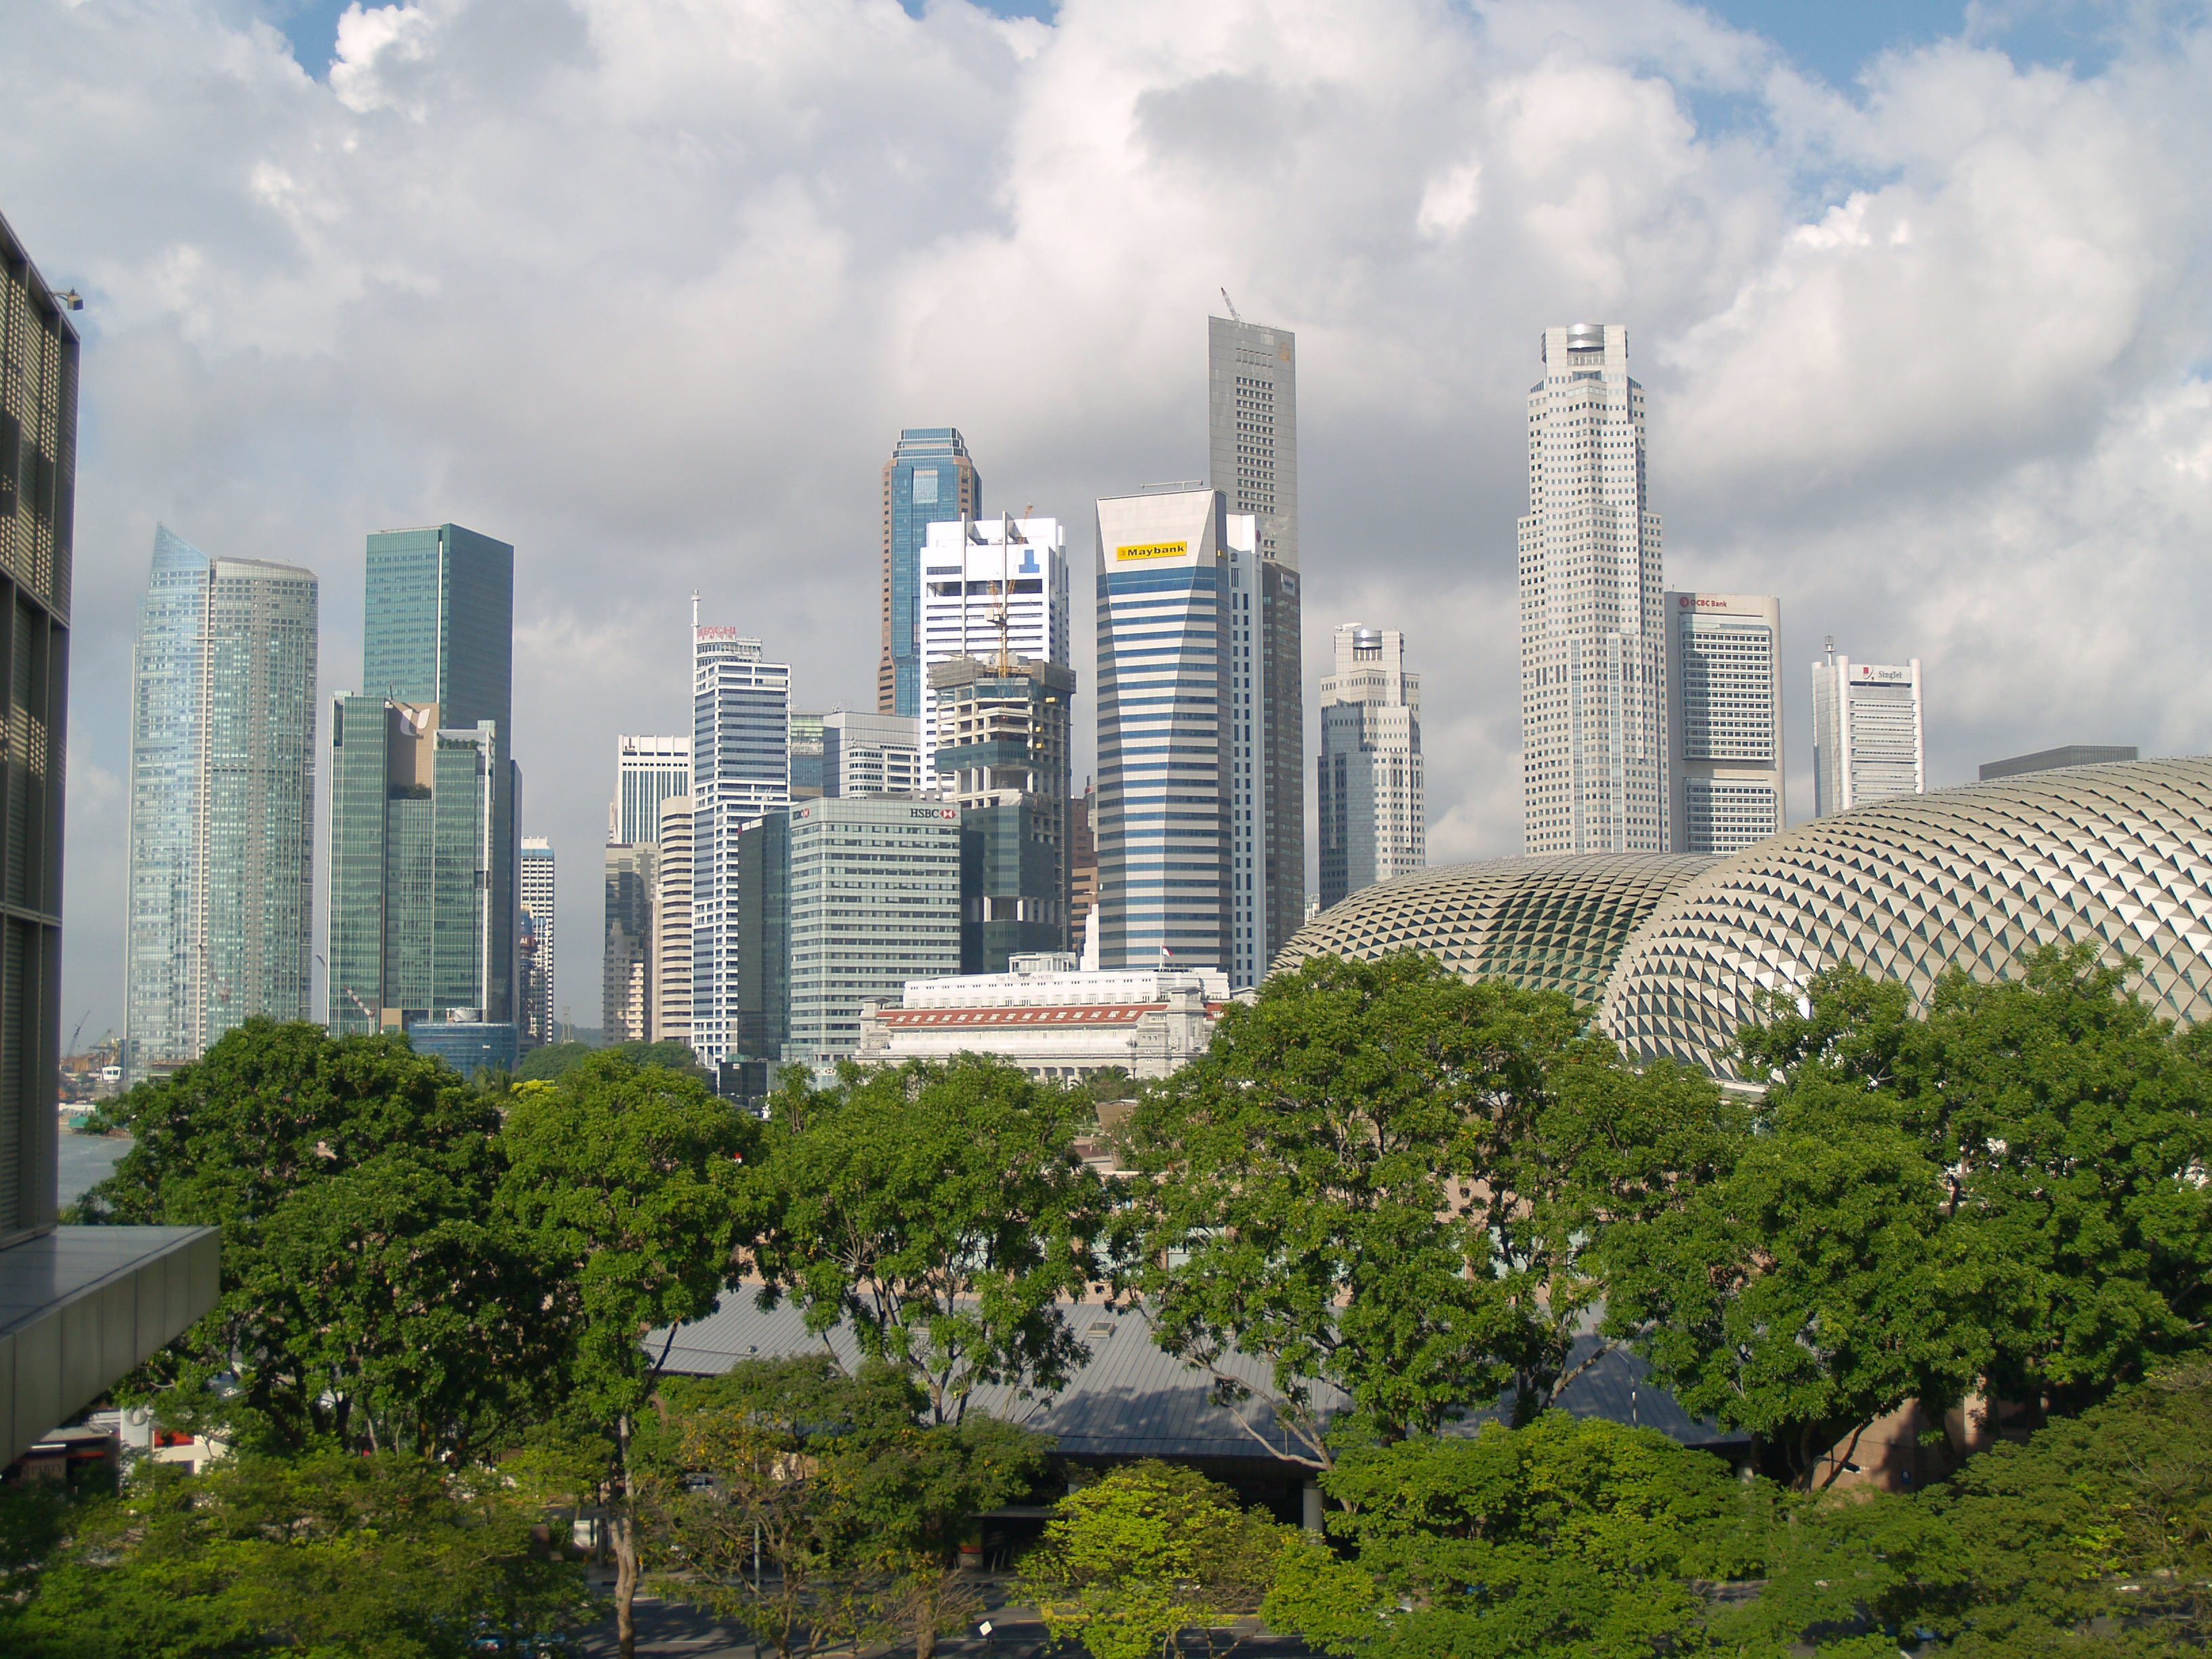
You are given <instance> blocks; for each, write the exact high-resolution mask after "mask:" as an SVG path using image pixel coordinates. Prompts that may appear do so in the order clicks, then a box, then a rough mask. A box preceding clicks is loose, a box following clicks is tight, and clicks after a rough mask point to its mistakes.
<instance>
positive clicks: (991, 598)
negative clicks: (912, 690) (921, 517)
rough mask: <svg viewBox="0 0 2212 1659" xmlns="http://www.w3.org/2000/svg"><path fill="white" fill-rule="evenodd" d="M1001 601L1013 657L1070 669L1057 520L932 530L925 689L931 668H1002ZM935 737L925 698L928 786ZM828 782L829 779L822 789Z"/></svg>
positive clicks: (924, 585) (925, 571)
mask: <svg viewBox="0 0 2212 1659" xmlns="http://www.w3.org/2000/svg"><path fill="white" fill-rule="evenodd" d="M1002 599H1003V613H1004V616H1005V619H1006V648H1007V652H1008V654H1009V655H1010V657H1012V659H1015V660H1019V659H1021V658H1024V657H1029V658H1031V659H1035V660H1036V661H1038V662H1048V663H1051V664H1053V665H1054V666H1056V667H1060V668H1065V667H1066V666H1068V640H1067V540H1066V535H1065V534H1064V533H1063V532H1062V531H1061V529H1060V520H1057V519H1012V518H1000V519H983V520H959V519H955V520H951V521H950V522H949V523H945V524H933V525H932V526H929V538H928V540H927V543H926V544H924V546H923V548H922V551H921V658H922V670H921V675H922V681H921V683H922V684H923V686H924V687H925V688H927V685H928V684H929V665H931V664H932V663H940V662H950V661H951V659H953V658H955V657H973V658H975V659H976V660H978V661H979V662H987V663H989V662H996V661H997V660H998V658H999V621H1000V615H1001V600H1002ZM936 731H937V703H936V700H935V699H934V698H933V697H930V696H926V695H925V696H923V698H922V702H921V750H922V772H923V775H924V779H925V781H927V779H928V777H929V776H930V775H931V774H932V773H933V766H932V765H931V763H930V758H929V757H930V756H931V755H932V754H933V752H934V751H935V748H936ZM825 752H826V751H825ZM827 781H828V780H827V779H826V778H825V779H824V783H825V786H826V784H827Z"/></svg>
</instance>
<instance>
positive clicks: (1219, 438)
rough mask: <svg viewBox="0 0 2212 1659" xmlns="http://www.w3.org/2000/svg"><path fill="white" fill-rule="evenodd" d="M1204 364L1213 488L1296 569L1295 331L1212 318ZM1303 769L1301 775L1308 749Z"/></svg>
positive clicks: (1270, 553) (1262, 542) (1262, 547)
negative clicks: (1253, 522) (1251, 519)
mask: <svg viewBox="0 0 2212 1659" xmlns="http://www.w3.org/2000/svg"><path fill="white" fill-rule="evenodd" d="M1206 369H1207V373H1206V435H1207V439H1208V444H1209V459H1210V460H1211V461H1212V468H1213V485H1214V488H1215V489H1218V490H1220V491H1221V493H1222V494H1223V495H1225V497H1227V499H1228V507H1229V511H1230V512H1231V513H1252V514H1253V515H1255V517H1256V518H1258V520H1260V538H1259V551H1260V553H1261V556H1263V557H1265V558H1269V559H1273V560H1274V561H1275V562H1277V563H1278V564H1280V565H1283V566H1284V567H1285V568H1288V569H1291V570H1296V569H1297V568H1298V380H1297V373H1298V366H1297V336H1296V335H1295V334H1293V333H1291V331H1290V330H1288V329H1286V328H1267V327H1265V326H1263V325H1261V324H1258V323H1248V322H1245V321H1243V320H1242V319H1235V318H1225V317H1210V318H1208V319H1206ZM1298 770H1299V773H1300V775H1304V770H1305V758H1304V755H1303V754H1301V755H1300V756H1299V758H1298ZM1301 879H1303V878H1301Z"/></svg>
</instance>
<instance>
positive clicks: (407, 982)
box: [330, 694, 519, 1036]
mask: <svg viewBox="0 0 2212 1659" xmlns="http://www.w3.org/2000/svg"><path fill="white" fill-rule="evenodd" d="M509 764H510V763H507V762H504V761H502V760H501V744H500V741H499V735H498V732H497V730H496V728H495V727H494V726H493V725H492V723H491V722H490V721H489V720H484V721H482V722H480V723H479V724H478V725H477V726H475V727H473V728H456V727H447V726H441V725H440V724H439V710H438V709H437V708H435V706H432V705H427V704H415V703H403V702H393V701H392V700H391V699H389V698H385V697H375V696H354V695H351V694H341V695H340V696H338V697H337V698H336V699H335V700H334V701H333V703H332V706H331V935H330V937H331V951H330V972H331V980H330V1025H331V1030H332V1031H333V1032H335V1033H337V1035H339V1036H344V1035H347V1034H348V1033H350V1032H356V1031H375V1030H395V1029H404V1028H405V1027H407V1026H409V1025H411V1024H414V1023H415V1022H416V1021H417V1020H422V1019H428V1018H444V1017H445V1015H446V1014H447V1013H448V1012H451V1011H453V1010H455V1009H459V1010H464V1011H474V1014H475V1018H477V1020H479V1021H482V1022H483V1023H487V1024H514V1023H515V1009H514V998H513V971H514V957H515V951H514V936H515V925H514V916H515V907H514V904H513V900H512V899H511V898H506V897H503V896H502V895H501V893H500V892H499V890H498V889H497V886H496V884H495V870H496V869H497V866H499V865H500V863H501V860H506V861H507V866H508V867H509V868H510V869H511V868H513V863H514V861H515V854H516V853H517V851H518V850H519V849H518V848H517V845H516V840H517V838H516V836H515V833H514V823H513V818H512V817H510V816H509V807H510V803H511V800H512V795H511V793H510V792H509V791H508V789H507V788H506V787H503V785H504V782H505V780H506V777H507V771H508V767H509ZM508 892H510V893H511V892H512V889H511V888H510V889H508Z"/></svg>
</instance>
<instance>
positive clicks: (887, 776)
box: [822, 703, 932, 799]
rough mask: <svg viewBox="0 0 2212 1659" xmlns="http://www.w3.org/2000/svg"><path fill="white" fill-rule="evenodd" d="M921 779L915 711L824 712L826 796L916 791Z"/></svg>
mask: <svg viewBox="0 0 2212 1659" xmlns="http://www.w3.org/2000/svg"><path fill="white" fill-rule="evenodd" d="M931 706H932V705H931V704H928V703H925V704H924V705H923V707H925V708H928V707H931ZM923 778H924V774H923V771H922V765H921V721H920V720H916V719H915V717H914V716H913V715H911V714H868V713H866V712H865V711H863V710H860V709H857V708H839V709H835V710H833V711H832V712H830V713H829V714H824V715H823V716H822V793H823V795H824V796H826V797H829V798H831V799H851V798H852V797H854V796H855V795H912V794H917V793H920V792H921V789H922V787H923Z"/></svg>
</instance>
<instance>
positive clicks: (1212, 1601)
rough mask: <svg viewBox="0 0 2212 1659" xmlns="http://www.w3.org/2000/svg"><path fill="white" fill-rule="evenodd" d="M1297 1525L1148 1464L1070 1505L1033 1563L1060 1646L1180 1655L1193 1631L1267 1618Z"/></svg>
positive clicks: (1115, 1654) (1102, 1655)
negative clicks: (1271, 1590) (1263, 1613)
mask: <svg viewBox="0 0 2212 1659" xmlns="http://www.w3.org/2000/svg"><path fill="white" fill-rule="evenodd" d="M1298 1547H1299V1541H1298V1534H1297V1529H1296V1528H1291V1527H1286V1526H1284V1525H1282V1524H1281V1523H1280V1522H1277V1521H1275V1520H1274V1519H1273V1517H1271V1516H1268V1515H1267V1513H1266V1512H1265V1511H1264V1510H1256V1509H1255V1510H1240V1509H1239V1508H1238V1507H1237V1497H1236V1494H1235V1493H1234V1492H1231V1491H1230V1490H1229V1489H1228V1488H1227V1487H1225V1486H1218V1485H1216V1484H1215V1483H1214V1482H1212V1481H1211V1480H1207V1479H1206V1477H1205V1476H1204V1475H1202V1474H1199V1473H1197V1471H1195V1470H1194V1469H1188V1468H1182V1466H1180V1465H1178V1464H1173V1463H1163V1462H1158V1461H1157V1460H1152V1459H1147V1460H1146V1461H1145V1462H1139V1463H1132V1464H1128V1465H1127V1466H1125V1467H1123V1468H1118V1469H1115V1470H1114V1471H1113V1472H1112V1473H1110V1474H1107V1475H1106V1476H1105V1477H1103V1479H1101V1480H1097V1481H1096V1482H1094V1483H1093V1484H1092V1485H1091V1486H1085V1487H1084V1488H1083V1489H1082V1490H1081V1491H1079V1492H1071V1493H1069V1494H1068V1495H1067V1496H1066V1498H1062V1499H1061V1500H1060V1504H1059V1507H1058V1511H1057V1513H1056V1514H1055V1515H1054V1517H1053V1519H1052V1521H1051V1522H1049V1523H1048V1525H1047V1526H1046V1528H1045V1534H1044V1540H1043V1541H1042V1543H1040V1544H1039V1545H1038V1546H1037V1547H1036V1548H1035V1549H1034V1550H1032V1551H1031V1552H1030V1555H1029V1557H1028V1558H1027V1559H1026V1560H1024V1563H1023V1571H1024V1589H1025V1590H1026V1591H1027V1592H1028V1593H1030V1594H1031V1595H1034V1596H1035V1598H1036V1604H1037V1609H1038V1611H1039V1612H1040V1613H1042V1615H1043V1617H1044V1622H1045V1628H1046V1629H1047V1630H1048V1631H1049V1632H1051V1633H1052V1635H1053V1637H1054V1639H1055V1640H1068V1639H1073V1640H1075V1641H1079V1642H1080V1643H1082V1644H1083V1645H1084V1646H1085V1648H1086V1649H1088V1650H1090V1651H1091V1654H1092V1655H1094V1656H1095V1659H1148V1656H1151V1655H1153V1654H1158V1653H1161V1652H1170V1653H1173V1652H1178V1651H1180V1650H1181V1648H1180V1638H1181V1636H1182V1633H1183V1632H1186V1631H1189V1630H1198V1631H1200V1632H1204V1633H1205V1635H1206V1645H1207V1647H1208V1649H1209V1650H1212V1649H1213V1647H1214V1645H1215V1641H1216V1633H1217V1632H1222V1631H1224V1630H1225V1627H1226V1626H1229V1625H1231V1624H1232V1623H1233V1622H1234V1621H1236V1620H1237V1619H1239V1618H1240V1617H1242V1616H1243V1615H1244V1614H1247V1613H1256V1612H1258V1611H1259V1610H1260V1604H1261V1601H1262V1600H1263V1599H1264V1598H1265V1596H1266V1595H1267V1589H1268V1587H1269V1586H1270V1585H1271V1584H1272V1583H1273V1582H1274V1579H1275V1576H1276V1573H1277V1571H1278V1570H1279V1566H1280V1565H1281V1563H1282V1561H1283V1559H1284V1558H1285V1555H1286V1554H1288V1553H1291V1552H1293V1551H1296V1550H1297V1549H1298Z"/></svg>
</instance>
